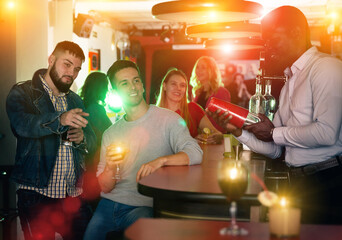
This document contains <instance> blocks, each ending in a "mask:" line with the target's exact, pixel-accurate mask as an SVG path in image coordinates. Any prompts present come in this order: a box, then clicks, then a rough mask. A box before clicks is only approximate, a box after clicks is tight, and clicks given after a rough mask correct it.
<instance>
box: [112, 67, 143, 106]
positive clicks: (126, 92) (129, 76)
mask: <svg viewBox="0 0 342 240" xmlns="http://www.w3.org/2000/svg"><path fill="white" fill-rule="evenodd" d="M114 81H115V86H116V91H117V92H118V94H119V96H120V97H121V100H122V103H123V105H124V106H125V107H134V106H138V105H139V104H140V103H141V102H143V100H144V97H143V94H144V91H145V90H144V87H143V84H142V81H141V79H140V76H139V73H138V71H137V70H136V69H135V68H132V67H128V68H124V69H121V70H120V71H118V72H117V73H116V74H115V76H114Z"/></svg>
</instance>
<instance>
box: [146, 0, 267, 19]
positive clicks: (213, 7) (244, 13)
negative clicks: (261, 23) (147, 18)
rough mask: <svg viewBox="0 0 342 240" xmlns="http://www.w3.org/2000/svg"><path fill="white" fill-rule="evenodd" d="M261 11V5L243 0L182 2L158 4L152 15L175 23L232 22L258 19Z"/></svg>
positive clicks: (191, 0) (186, 0) (184, 0)
mask: <svg viewBox="0 0 342 240" xmlns="http://www.w3.org/2000/svg"><path fill="white" fill-rule="evenodd" d="M262 10H263V7H262V5H261V4H259V3H256V2H249V1H243V0H230V1H228V0H226V1H225V0H216V1H214V0H208V1H205V0H197V1H193V0H182V1H169V2H162V3H158V4H156V5H154V6H153V7H152V15H153V17H155V18H158V19H160V20H167V21H175V22H187V23H209V22H234V21H243V20H248V19H252V18H257V17H260V16H261V14H262Z"/></svg>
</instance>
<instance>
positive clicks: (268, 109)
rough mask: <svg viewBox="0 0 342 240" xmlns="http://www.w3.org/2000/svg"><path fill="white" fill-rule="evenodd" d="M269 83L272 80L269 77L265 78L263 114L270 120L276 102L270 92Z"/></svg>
mask: <svg viewBox="0 0 342 240" xmlns="http://www.w3.org/2000/svg"><path fill="white" fill-rule="evenodd" d="M271 83H272V81H271V80H270V79H267V80H265V94H264V98H265V102H264V110H265V116H266V117H268V119H270V120H271V121H272V120H273V117H274V113H275V109H276V104H277V103H276V99H275V98H274V97H273V96H272V94H271Z"/></svg>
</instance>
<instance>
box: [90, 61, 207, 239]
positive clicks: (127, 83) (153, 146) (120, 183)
mask: <svg viewBox="0 0 342 240" xmlns="http://www.w3.org/2000/svg"><path fill="white" fill-rule="evenodd" d="M107 75H108V77H109V79H110V81H111V84H112V86H113V88H114V89H116V91H117V92H118V94H119V95H120V97H121V99H122V102H123V107H124V110H125V112H126V114H125V115H124V117H123V118H122V119H121V120H119V121H117V122H116V123H115V124H114V125H112V126H111V127H110V128H108V129H107V130H106V131H105V132H104V134H103V138H102V146H101V157H100V163H99V165H98V172H97V175H98V180H99V183H100V187H101V190H102V193H101V197H102V199H101V201H100V202H99V205H98V207H97V209H96V211H95V213H94V215H93V218H92V219H91V221H90V223H89V225H88V228H87V231H86V234H85V239H98V240H100V239H105V236H106V234H107V233H108V232H110V231H117V232H120V231H123V230H125V229H126V228H127V227H128V226H129V225H131V224H132V223H134V222H135V221H136V220H137V219H138V218H141V217H152V216H153V210H152V199H151V198H149V197H146V196H143V195H141V194H139V193H138V191H137V181H139V180H140V179H141V178H143V177H145V176H148V175H149V174H151V173H153V172H154V171H156V170H157V169H159V168H161V167H163V166H170V165H173V166H175V165H192V164H199V163H201V161H202V150H201V148H200V147H199V145H198V144H197V142H196V140H195V139H193V138H192V137H191V136H190V134H189V130H188V129H187V127H186V124H185V122H184V120H183V119H182V118H180V117H179V115H178V114H177V113H174V112H172V111H169V110H167V109H162V108H159V107H156V106H154V105H148V104H147V103H146V102H145V100H144V98H143V93H144V91H145V90H144V87H143V84H142V81H141V77H140V72H139V68H138V67H137V65H136V64H135V63H133V62H131V61H127V60H118V61H116V62H115V63H114V64H113V65H112V66H111V67H110V68H109V70H108V72H107ZM118 145H121V146H125V148H126V149H128V151H126V154H120V153H118V151H117V150H115V149H114V150H113V148H111V147H112V146H118ZM118 163H120V175H121V178H120V179H119V180H117V179H115V174H116V171H117V170H116V169H117V168H116V165H117V164H118Z"/></svg>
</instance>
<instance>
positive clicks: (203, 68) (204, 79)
mask: <svg viewBox="0 0 342 240" xmlns="http://www.w3.org/2000/svg"><path fill="white" fill-rule="evenodd" d="M196 76H197V79H198V81H199V82H200V83H201V84H202V85H206V84H209V68H208V65H207V63H206V62H205V61H203V60H200V61H199V62H198V63H197V66H196Z"/></svg>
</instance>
